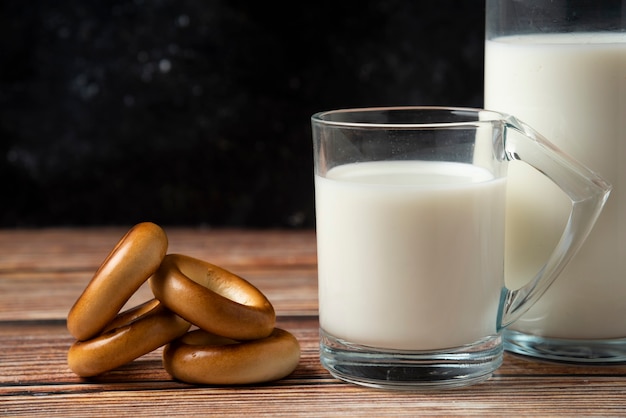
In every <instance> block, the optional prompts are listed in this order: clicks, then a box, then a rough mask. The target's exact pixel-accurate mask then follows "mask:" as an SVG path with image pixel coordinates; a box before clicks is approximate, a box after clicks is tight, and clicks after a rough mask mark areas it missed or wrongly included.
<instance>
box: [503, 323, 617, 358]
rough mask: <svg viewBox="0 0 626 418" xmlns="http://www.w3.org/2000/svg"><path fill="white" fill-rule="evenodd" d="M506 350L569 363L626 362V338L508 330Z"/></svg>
mask: <svg viewBox="0 0 626 418" xmlns="http://www.w3.org/2000/svg"><path fill="white" fill-rule="evenodd" d="M504 349H505V350H507V351H510V352H512V353H516V354H522V355H525V356H530V357H536V358H541V359H545V360H552V361H562V362H568V363H594V364H603V363H623V362H626V338H618V339H612V340H569V339H561V338H546V337H540V336H537V335H531V334H525V333H523V332H519V331H514V330H506V331H504Z"/></svg>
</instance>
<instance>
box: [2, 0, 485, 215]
mask: <svg viewBox="0 0 626 418" xmlns="http://www.w3.org/2000/svg"><path fill="white" fill-rule="evenodd" d="M483 14H484V5H483V1H482V0H480V1H478V0H471V1H470V0H465V1H458V0H439V1H432V2H431V1H429V2H423V1H415V0H387V1H383V0H380V1H373V0H358V1H356V0H350V1H341V0H334V1H324V0H321V1H317V2H313V3H301V2H279V3H276V5H274V4H272V3H271V2H270V3H268V2H261V1H257V0H151V1H149V0H121V1H99V2H92V1H83V0H60V1H44V0H36V1H22V0H4V1H2V2H0V31H1V32H0V54H1V55H0V176H1V178H2V187H3V191H2V198H1V200H0V202H1V203H0V227H13V226H46V225H109V224H113V225H115V224H123V225H127V224H132V223H135V222H139V221H142V220H152V221H155V222H158V223H162V224H167V225H199V224H205V225H211V226H247V227H311V226H313V225H314V196H313V178H312V161H311V160H312V150H311V138H310V124H309V118H310V116H311V114H312V113H314V112H317V111H321V110H329V109H332V108H340V107H353V106H375V105H407V104H421V105H428V104H433V105H437V104H438V105H455V106H481V105H482V89H483V80H482V77H483V37H484V35H483V33H484V17H483Z"/></svg>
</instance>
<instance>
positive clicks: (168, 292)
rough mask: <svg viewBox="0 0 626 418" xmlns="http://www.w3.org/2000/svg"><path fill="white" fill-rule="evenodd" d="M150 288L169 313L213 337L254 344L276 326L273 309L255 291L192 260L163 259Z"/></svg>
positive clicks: (174, 256)
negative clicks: (252, 342)
mask: <svg viewBox="0 0 626 418" xmlns="http://www.w3.org/2000/svg"><path fill="white" fill-rule="evenodd" d="M150 287H151V288H152V292H153V293H154V296H155V297H156V298H157V299H159V300H160V301H161V302H162V303H163V304H164V305H165V306H167V308H168V309H171V310H172V311H173V312H175V313H176V314H178V315H179V316H181V317H182V318H184V319H186V320H187V321H189V322H191V323H192V324H194V325H196V326H197V327H198V328H200V329H203V330H205V331H208V332H210V333H212V334H216V335H221V336H223V337H227V338H232V339H234V340H254V339H258V338H264V337H267V336H268V335H270V333H271V332H272V330H273V329H274V325H275V323H276V314H275V312H274V307H273V306H272V304H271V303H270V301H269V300H268V299H267V298H266V297H265V295H263V293H261V291H259V290H258V289H257V288H256V287H254V286H253V285H252V284H250V283H249V282H248V281H246V280H245V279H242V278H241V277H239V276H237V275H235V274H233V273H231V272H229V271H227V270H224V269H222V268H220V267H217V266H215V265H213V264H210V263H207V262H205V261H202V260H198V259H196V258H193V257H188V256H185V255H181V254H168V255H166V256H165V258H164V259H163V262H162V263H161V266H160V267H159V269H158V270H157V271H156V272H155V273H154V275H153V276H152V277H151V278H150Z"/></svg>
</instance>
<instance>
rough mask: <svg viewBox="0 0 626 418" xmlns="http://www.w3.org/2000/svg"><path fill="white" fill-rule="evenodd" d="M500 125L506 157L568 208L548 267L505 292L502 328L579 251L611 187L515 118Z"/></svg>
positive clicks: (548, 284)
mask: <svg viewBox="0 0 626 418" xmlns="http://www.w3.org/2000/svg"><path fill="white" fill-rule="evenodd" d="M502 123H503V126H502V128H503V135H502V138H503V147H504V149H503V152H504V158H505V159H506V160H508V161H514V160H519V161H523V162H525V163H526V164H528V165H530V166H531V167H533V168H534V169H536V170H538V171H539V172H540V173H542V174H543V175H545V176H546V177H548V178H549V179H550V180H551V181H552V182H553V183H554V184H556V185H557V186H558V187H559V188H560V189H561V190H563V192H565V194H566V195H567V196H568V197H569V199H570V200H571V203H572V207H571V211H570V215H569V219H568V221H567V225H566V226H565V229H564V231H563V234H562V235H561V238H560V240H559V242H558V244H557V246H556V247H555V249H554V251H553V252H552V254H551V255H550V258H548V261H547V262H546V264H544V266H543V267H542V268H541V269H540V270H539V272H538V273H537V275H535V277H534V278H533V279H532V280H531V281H530V282H528V283H527V284H526V285H524V286H523V287H521V288H519V289H516V290H509V289H507V288H506V287H505V288H504V289H503V291H502V298H503V300H502V303H501V304H500V306H501V307H500V314H499V318H498V324H500V327H501V328H504V327H506V326H508V325H510V324H511V323H512V322H514V321H515V320H517V319H518V318H519V317H520V316H522V314H524V313H525V312H526V311H527V310H528V309H529V308H530V307H531V306H532V305H533V303H535V302H536V301H537V299H539V297H540V296H541V295H543V294H544V293H545V291H546V290H548V288H549V287H550V285H551V284H552V282H554V280H555V279H556V277H557V276H558V275H559V274H560V273H561V271H562V270H563V268H565V266H566V265H567V263H568V262H569V260H570V259H571V258H572V256H573V255H574V254H575V253H576V252H577V251H578V249H579V248H580V247H581V245H582V244H583V242H584V241H585V239H586V238H587V236H588V235H589V232H591V229H592V228H593V225H594V224H595V222H596V220H597V219H598V216H599V215H600V213H601V211H602V208H603V206H604V203H605V202H606V200H607V199H608V197H609V193H610V192H611V188H612V186H611V185H610V184H609V183H608V182H607V181H605V180H604V179H602V178H601V177H600V176H598V175H597V174H596V173H594V172H593V171H591V170H589V169H588V168H587V167H585V166H583V165H582V164H580V163H579V162H578V161H576V160H574V159H573V158H572V157H570V156H568V155H567V154H565V153H564V152H563V151H561V150H560V149H558V148H557V147H556V146H555V145H553V144H552V143H550V142H549V141H548V140H546V139H545V138H544V137H543V136H542V135H541V134H540V133H538V132H537V131H535V130H534V129H532V128H531V127H530V126H528V125H527V124H525V123H524V122H522V121H520V120H518V119H517V118H515V117H514V116H509V115H505V116H504V119H503V120H502Z"/></svg>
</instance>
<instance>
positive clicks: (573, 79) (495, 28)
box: [484, 0, 626, 363]
mask: <svg viewBox="0 0 626 418" xmlns="http://www.w3.org/2000/svg"><path fill="white" fill-rule="evenodd" d="M486 10H487V14H486V44H485V103H484V106H485V107H486V108H488V109H493V110H497V111H501V112H506V113H508V114H512V115H515V116H516V117H517V118H519V119H522V120H524V121H525V122H526V123H528V124H530V125H532V126H533V128H535V129H536V130H538V131H539V132H541V133H542V134H543V135H545V136H546V137H547V138H549V139H550V141H551V142H552V143H554V144H555V145H557V146H558V147H559V148H560V149H562V150H563V151H564V152H567V153H568V154H570V155H571V156H573V157H574V158H576V159H577V160H578V161H581V162H582V163H583V164H585V165H586V166H588V167H590V168H592V169H593V170H595V171H597V172H598V173H600V174H601V175H602V176H603V177H604V178H606V179H607V180H608V181H609V182H610V183H611V184H612V185H613V191H612V192H611V198H610V199H609V200H608V202H607V204H606V206H605V208H604V210H603V212H602V215H601V216H600V218H599V219H598V221H597V223H596V225H595V227H594V230H593V231H592V232H591V234H590V235H589V237H588V239H587V240H586V242H585V244H584V245H583V247H582V248H581V250H580V251H579V252H578V253H577V254H576V257H574V259H572V261H571V262H570V263H569V264H568V266H567V267H566V268H565V270H564V271H563V272H562V274H561V275H560V276H559V279H558V280H557V281H556V282H555V283H554V285H553V286H551V287H550V289H549V290H548V291H547V292H546V294H545V295H544V296H543V297H542V298H541V300H539V301H538V302H537V303H536V304H535V305H534V306H533V307H532V308H531V309H530V310H529V311H528V312H527V313H526V314H525V315H524V316H522V317H521V318H520V319H519V320H518V321H516V323H515V324H514V325H512V326H511V327H510V328H509V329H507V331H506V332H505V348H506V349H507V350H510V351H513V352H516V353H520V354H526V355H531V356H535V357H540V358H545V359H553V360H562V361H573V362H579V363H590V362H596V363H606V362H625V361H626V163H624V161H626V1H625V0H573V1H567V2H565V1H550V2H547V1H544V0H524V1H519V0H487V3H486ZM509 185H510V186H511V187H510V188H509V191H508V196H507V226H506V230H507V238H506V268H505V272H506V274H505V277H506V278H507V285H508V286H510V287H516V286H521V285H522V283H524V282H525V281H526V278H527V277H528V276H529V275H532V274H535V273H536V272H537V271H539V269H541V266H542V265H543V264H544V263H545V261H546V259H547V257H548V256H549V254H550V251H551V249H552V247H553V246H554V245H555V243H556V242H557V241H558V240H559V237H560V236H561V233H562V231H563V228H564V227H565V221H564V219H565V216H566V214H567V212H568V211H569V199H567V198H566V197H565V196H563V194H562V193H561V192H560V191H559V190H558V188H556V187H554V186H553V185H552V184H551V183H550V182H548V181H545V179H544V178H543V177H542V176H540V175H537V174H536V173H535V172H533V171H532V170H529V169H528V168H526V167H524V166H515V167H511V170H510V171H509ZM537 195H540V196H542V198H541V199H540V200H539V199H536V196H537Z"/></svg>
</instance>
